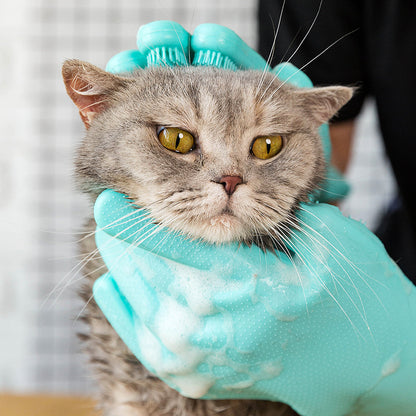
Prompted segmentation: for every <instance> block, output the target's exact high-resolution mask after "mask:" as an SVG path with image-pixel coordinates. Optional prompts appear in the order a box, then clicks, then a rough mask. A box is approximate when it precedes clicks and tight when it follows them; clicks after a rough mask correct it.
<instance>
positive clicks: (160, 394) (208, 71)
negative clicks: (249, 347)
mask: <svg viewBox="0 0 416 416" xmlns="http://www.w3.org/2000/svg"><path fill="white" fill-rule="evenodd" d="M261 76H262V75H261V73H259V72H253V71H237V72H232V71H226V70H219V69H215V68H195V67H188V68H153V69H147V70H140V71H137V72H136V73H134V74H132V75H130V76H126V77H116V76H113V75H110V74H107V73H105V72H104V71H101V70H99V69H98V68H96V67H93V66H92V65H90V64H86V63H82V62H79V61H68V62H66V64H65V65H64V68H63V77H64V81H65V84H66V87H67V91H68V94H69V95H70V97H71V98H72V99H73V100H74V102H75V103H76V105H77V106H78V108H79V110H80V113H81V118H82V120H83V121H84V123H85V125H86V127H87V134H86V137H85V139H84V140H83V142H82V144H81V146H80V147H79V150H78V154H77V159H76V173H77V178H78V183H79V184H80V186H81V188H82V189H83V190H84V191H86V192H88V193H89V194H90V195H91V197H92V200H94V198H95V197H96V196H97V195H98V194H99V193H100V192H101V191H102V190H104V189H106V188H113V189H115V190H117V191H120V192H123V193H125V194H127V195H129V196H130V197H131V198H133V199H134V200H135V201H136V202H137V203H138V204H139V205H141V206H144V207H146V208H147V209H149V211H150V212H151V214H152V216H153V217H154V218H155V219H156V220H157V221H158V222H160V223H161V224H164V225H166V226H168V227H170V228H171V229H174V230H177V231H180V232H181V233H183V234H185V235H188V236H190V237H195V238H204V239H206V240H208V241H210V242H224V241H231V240H233V241H240V242H242V243H246V244H252V243H255V244H258V245H260V246H263V247H264V248H276V247H277V248H279V247H280V246H281V245H283V244H284V239H285V237H286V235H287V233H288V232H289V230H290V227H291V226H292V225H293V222H292V214H293V212H294V210H295V209H296V208H297V206H298V204H299V202H301V201H306V200H307V198H308V195H309V194H310V193H312V192H314V191H315V190H316V189H317V187H318V186H319V184H320V182H321V181H322V178H323V173H324V159H323V152H322V145H321V139H320V136H319V135H318V132H317V129H318V126H319V125H320V124H321V123H322V122H324V121H326V120H328V119H329V118H330V117H331V116H332V115H333V114H334V113H335V112H336V111H337V110H338V109H339V108H340V107H341V106H342V105H343V104H344V103H345V102H346V101H347V100H348V99H349V98H350V96H351V91H350V90H349V89H347V88H343V87H332V88H329V89H322V90H318V89H310V90H299V89H296V88H294V87H292V86H289V85H288V84H286V85H284V84H283V83H282V82H281V81H279V80H278V79H276V78H275V77H274V76H273V75H271V74H265V76H264V79H263V81H262V82H261V83H260V79H261ZM157 126H172V127H181V128H184V129H185V130H188V131H190V132H191V133H193V135H194V136H195V137H196V139H197V147H196V149H195V151H193V152H191V153H189V154H186V155H182V154H177V153H174V152H170V151H168V150H166V149H165V148H163V147H162V146H161V144H160V143H159V141H158V139H157V134H156V128H157ZM268 134H281V135H282V136H283V137H284V147H283V150H282V152H281V153H280V154H279V155H277V156H276V157H275V158H273V159H271V160H266V161H263V160H258V159H256V158H254V157H253V156H252V155H251V154H250V145H251V143H252V141H253V139H254V138H255V137H258V136H261V135H268ZM223 175H238V176H241V177H242V178H243V183H242V184H241V185H239V186H238V187H237V190H236V192H235V193H234V194H233V195H232V196H231V197H229V196H228V195H227V194H226V193H225V192H224V189H223V186H222V185H221V184H220V183H218V181H219V178H220V177H221V176H223ZM225 212H232V214H233V217H232V218H231V223H230V224H231V226H224V222H221V221H220V220H218V221H217V220H215V219H218V218H219V219H221V218H223V217H222V215H224V213H225ZM213 219H214V220H213ZM230 224H228V225H230ZM94 228H95V224H94V221H93V220H90V221H89V223H88V226H87V229H86V232H87V233H88V232H92V231H93V230H94ZM95 249H96V247H95V243H94V237H93V236H91V237H89V238H87V239H85V240H84V241H83V243H82V252H83V253H84V254H85V256H86V258H87V256H88V255H89V254H90V253H92V252H93V251H94V250H95ZM104 272H105V266H104V265H103V263H102V260H101V259H100V258H94V259H92V260H90V261H88V262H87V264H86V266H85V270H84V273H85V275H86V279H85V284H84V287H83V290H82V296H83V298H84V300H85V302H86V303H88V305H87V307H86V313H85V315H84V317H83V319H84V320H85V321H86V322H87V323H88V326H89V329H90V330H89V333H87V334H84V335H82V338H83V340H84V347H85V349H86V351H87V354H88V355H89V357H90V362H91V364H92V368H93V371H94V373H95V377H96V379H97V382H98V384H99V387H100V392H99V399H98V401H99V404H100V406H101V408H102V409H103V413H104V415H105V416H139V415H140V416H142V415H143V416H148V415H149V416H150V415H171V416H188V415H194V416H206V415H215V414H221V415H224V416H233V415H235V416H237V415H238V416H249V415H253V416H254V415H263V416H267V415H274V416H279V415H282V416H283V415H294V414H295V413H294V412H293V411H292V410H291V409H290V408H288V407H287V406H285V405H282V404H279V403H273V402H263V401H237V400H233V401H211V400H208V401H206V400H193V399H187V398H184V397H182V396H180V395H179V394H178V393H177V392H176V391H174V390H172V389H171V388H169V387H168V386H167V385H165V384H164V383H163V382H161V381H160V380H159V379H157V378H156V377H154V376H153V375H151V374H150V373H149V372H148V371H147V370H146V369H145V368H144V367H142V365H141V364H140V363H139V362H138V361H137V359H136V358H135V357H134V356H133V355H132V354H131V353H130V351H129V350H128V349H127V347H126V346H125V345H124V343H123V342H122V341H121V340H120V338H119V337H118V335H117V334H116V333H115V332H114V330H113V329H112V327H111V326H110V325H109V323H108V322H107V320H106V319H105V317H104V316H103V314H102V313H101V311H100V309H99V308H98V306H97V305H96V303H95V302H94V300H93V299H91V294H92V285H93V283H94V281H95V280H96V279H97V278H98V277H99V276H100V275H102V274H103V273H104Z"/></svg>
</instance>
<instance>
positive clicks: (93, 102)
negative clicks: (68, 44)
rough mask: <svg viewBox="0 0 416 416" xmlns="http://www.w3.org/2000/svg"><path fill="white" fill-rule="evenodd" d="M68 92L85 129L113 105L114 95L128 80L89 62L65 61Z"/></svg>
mask: <svg viewBox="0 0 416 416" xmlns="http://www.w3.org/2000/svg"><path fill="white" fill-rule="evenodd" d="M62 76H63V79H64V83H65V87H66V91H67V93H68V95H69V96H70V98H71V99H72V101H73V102H74V103H75V105H76V106H77V107H78V109H79V114H80V116H81V119H82V121H83V122H84V124H85V127H86V128H87V129H88V128H89V127H90V124H91V121H92V120H93V118H94V117H95V116H96V115H97V114H99V113H101V112H102V111H104V110H105V109H106V108H108V106H109V105H110V104H111V98H112V95H113V93H114V92H115V91H116V90H118V89H120V88H122V87H124V86H126V84H127V82H128V80H127V79H123V78H120V77H117V76H115V75H113V74H110V73H108V72H105V71H103V70H102V69H99V68H97V67H96V66H94V65H91V64H89V63H87V62H82V61H78V60H76V59H74V60H68V61H65V63H64V65H63V67H62Z"/></svg>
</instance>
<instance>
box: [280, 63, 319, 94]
mask: <svg viewBox="0 0 416 416" xmlns="http://www.w3.org/2000/svg"><path fill="white" fill-rule="evenodd" d="M272 73H273V74H275V75H276V76H277V77H278V78H279V79H281V80H282V81H285V82H288V83H289V84H292V85H295V86H296V87H299V88H312V87H313V83H312V81H311V80H310V79H309V77H308V76H307V75H306V74H305V73H304V72H302V71H301V70H300V69H298V68H296V66H295V65H293V64H291V63H290V62H282V63H280V64H279V65H277V66H275V67H274V68H273V70H272Z"/></svg>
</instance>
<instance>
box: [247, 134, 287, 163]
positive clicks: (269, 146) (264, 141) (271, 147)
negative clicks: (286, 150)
mask: <svg viewBox="0 0 416 416" xmlns="http://www.w3.org/2000/svg"><path fill="white" fill-rule="evenodd" d="M282 147H283V138H282V136H279V135H276V136H261V137H257V138H256V139H254V141H253V143H252V144H251V153H253V155H254V156H256V157H257V158H259V159H270V158H272V157H273V156H276V155H277V154H278V153H279V152H280V151H281V150H282Z"/></svg>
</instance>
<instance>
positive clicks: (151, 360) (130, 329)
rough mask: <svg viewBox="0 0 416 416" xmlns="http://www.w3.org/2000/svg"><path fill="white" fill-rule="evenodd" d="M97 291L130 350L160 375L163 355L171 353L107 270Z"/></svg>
mask: <svg viewBox="0 0 416 416" xmlns="http://www.w3.org/2000/svg"><path fill="white" fill-rule="evenodd" d="M93 293H94V299H95V301H96V302H97V304H98V306H99V307H100V309H101V310H102V312H103V313H104V315H105V317H106V318H107V320H108V321H109V322H110V324H111V326H112V327H113V328H114V330H115V331H116V332H117V334H118V335H119V336H120V338H121V339H122V340H123V342H124V343H125V344H126V345H127V347H128V348H129V349H130V351H131V352H132V353H133V354H134V355H135V356H136V357H137V358H138V359H139V361H140V362H141V363H142V364H143V365H145V367H146V368H147V369H148V370H149V371H150V372H152V373H153V374H156V375H157V371H156V369H155V368H158V366H161V365H162V364H163V360H162V358H164V357H166V356H167V357H169V356H170V355H171V353H170V352H169V351H167V350H166V348H165V347H164V346H163V345H162V344H161V342H160V340H159V339H158V338H157V337H156V336H155V335H154V334H153V333H152V332H151V331H150V330H149V328H148V327H147V326H146V325H144V324H143V322H142V320H141V319H140V317H139V316H138V315H137V314H136V313H135V312H134V310H133V308H132V307H131V306H130V304H129V302H128V300H127V299H126V297H125V296H124V295H123V294H122V293H121V292H120V289H119V288H118V286H117V283H116V282H115V280H114V278H113V276H112V275H111V274H110V273H106V274H104V275H103V276H101V277H100V278H99V279H97V281H96V282H95V284H94V286H93ZM164 359H166V358H164ZM160 361H162V362H160ZM159 362H160V363H159Z"/></svg>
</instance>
